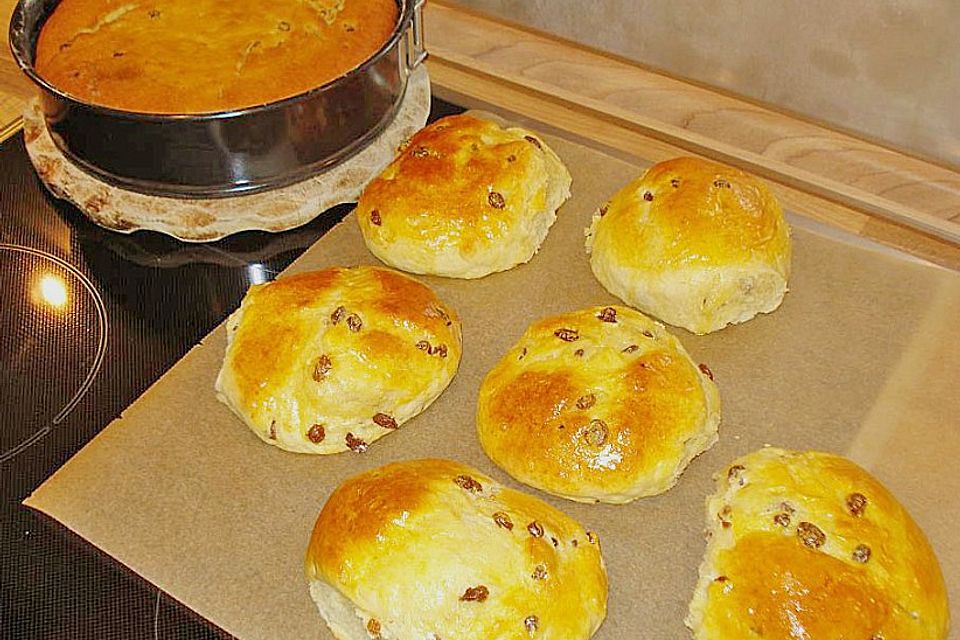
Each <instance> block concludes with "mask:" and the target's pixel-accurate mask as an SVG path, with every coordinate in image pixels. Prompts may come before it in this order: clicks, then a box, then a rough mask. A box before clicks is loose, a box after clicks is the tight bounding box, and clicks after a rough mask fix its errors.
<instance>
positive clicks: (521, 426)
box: [477, 306, 720, 503]
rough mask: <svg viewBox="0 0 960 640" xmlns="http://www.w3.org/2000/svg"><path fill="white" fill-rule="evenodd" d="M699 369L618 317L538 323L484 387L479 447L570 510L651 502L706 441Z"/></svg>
mask: <svg viewBox="0 0 960 640" xmlns="http://www.w3.org/2000/svg"><path fill="white" fill-rule="evenodd" d="M709 371H710V370H709V369H708V368H706V366H705V365H701V367H700V368H698V366H697V365H696V364H694V362H693V361H692V360H691V359H690V356H689V355H687V352H686V351H685V350H684V348H683V346H682V345H681V344H680V342H679V341H678V340H677V339H676V338H674V337H673V336H672V335H671V334H670V333H669V332H668V331H667V330H666V329H664V328H663V325H661V324H659V323H657V322H654V321H652V320H650V319H649V318H647V317H646V316H644V315H643V314H641V313H639V312H638V311H634V310H633V309H629V308H627V307H621V306H618V307H593V308H589V309H583V310H580V311H575V312H573V313H566V314H562V315H559V316H554V317H550V318H545V319H543V320H540V321H538V322H536V323H534V324H533V325H531V326H530V327H529V328H528V329H527V331H526V333H524V334H523V337H521V338H520V340H519V341H518V342H517V343H516V344H515V345H514V346H513V347H512V348H511V349H510V351H508V352H507V353H506V354H505V355H504V356H503V358H502V359H501V360H500V362H498V363H497V365H496V366H495V367H494V368H493V369H492V370H491V371H490V372H489V373H488V374H487V377H486V378H485V379H484V381H483V384H482V385H481V387H480V399H479V402H478V406H477V431H478V434H479V437H480V444H481V445H482V446H483V449H484V451H486V453H487V455H488V456H490V459H491V460H493V461H494V462H495V463H496V464H497V465H499V466H500V467H501V468H503V469H504V470H505V471H506V472H507V473H509V474H510V475H512V476H513V477H514V478H516V479H517V480H519V481H520V482H523V483H526V484H528V485H530V486H532V487H536V488H538V489H541V490H543V491H546V492H548V493H552V494H555V495H558V496H562V497H564V498H569V499H571V500H577V501H580V502H611V503H624V502H630V501H631V500H634V499H636V498H639V497H641V496H649V495H654V494H657V493H662V492H664V491H666V490H667V489H669V488H670V487H672V486H673V485H674V484H675V483H676V482H677V479H678V478H679V477H680V474H681V473H683V470H684V469H685V468H686V466H687V464H688V463H689V462H690V461H691V460H692V459H693V458H694V457H695V456H697V455H699V454H700V453H702V452H703V451H705V450H706V449H709V448H710V447H711V446H712V445H713V443H714V442H716V440H717V428H718V425H719V423H720V396H719V393H718V392H717V387H716V385H715V384H714V383H713V380H712V379H711V376H712V374H711V373H709Z"/></svg>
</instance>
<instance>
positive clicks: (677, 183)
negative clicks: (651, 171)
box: [670, 178, 680, 189]
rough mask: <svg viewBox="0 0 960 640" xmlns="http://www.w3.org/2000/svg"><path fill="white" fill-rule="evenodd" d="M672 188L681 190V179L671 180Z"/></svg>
mask: <svg viewBox="0 0 960 640" xmlns="http://www.w3.org/2000/svg"><path fill="white" fill-rule="evenodd" d="M670 186H671V187H673V188H674V189H679V188H680V179H679V178H671V179H670Z"/></svg>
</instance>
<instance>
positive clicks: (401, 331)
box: [216, 267, 461, 453]
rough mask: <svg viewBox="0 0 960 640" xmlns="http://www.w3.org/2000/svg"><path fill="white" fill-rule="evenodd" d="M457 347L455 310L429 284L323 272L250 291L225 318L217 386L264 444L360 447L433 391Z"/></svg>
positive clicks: (443, 381) (303, 448)
mask: <svg viewBox="0 0 960 640" xmlns="http://www.w3.org/2000/svg"><path fill="white" fill-rule="evenodd" d="M460 351H461V344H460V321H459V320H458V319H457V315H456V313H455V312H454V311H453V310H452V309H451V308H450V307H448V306H447V305H445V304H444V303H443V302H442V301H441V300H440V299H439V298H438V297H437V296H436V294H435V293H434V292H433V291H431V290H430V289H429V288H428V287H427V286H425V285H423V284H421V283H419V282H417V281H416V280H414V279H412V278H410V277H408V276H405V275H403V274H400V273H397V272H396V271H392V270H389V269H382V268H378V267H355V268H350V269H348V268H330V269H323V270H322V271H313V272H310V273H302V274H298V275H293V276H289V277H286V278H281V279H280V280H277V281H275V282H271V283H268V284H262V285H256V286H254V287H251V289H250V291H249V292H248V293H247V295H246V296H245V297H244V299H243V302H242V303H241V304H240V308H239V309H238V310H237V311H236V312H235V313H234V314H233V315H231V316H230V318H229V319H228V320H227V353H226V357H225V358H224V361H223V368H222V369H221V370H220V375H219V376H218V377H217V382H216V388H217V392H218V395H219V398H220V400H222V401H223V402H225V403H226V404H227V405H228V406H229V407H230V408H231V409H233V411H234V412H235V413H236V414H237V415H238V416H240V418H241V419H242V420H243V421H244V422H246V423H247V426H249V427H250V428H251V429H252V430H253V432H254V433H255V434H257V435H258V436H259V437H260V438H261V439H262V440H263V441H264V442H267V443H268V444H273V445H276V446H278V447H280V448H281V449H286V450H288V451H299V452H302V453H337V452H339V451H345V450H347V449H352V450H353V451H356V452H363V451H364V450H366V448H367V445H368V444H369V443H371V442H373V441H374V440H377V439H379V438H382V437H383V436H385V435H387V434H388V433H390V432H391V431H393V430H395V429H397V428H399V427H400V425H402V424H403V423H404V422H406V421H407V420H409V419H410V418H412V417H414V416H416V415H417V414H419V413H420V412H421V411H423V410H424V409H425V408H427V406H429V405H430V403H431V402H433V401H434V400H435V399H436V398H437V396H439V395H440V393H441V392H442V391H443V390H444V389H445V388H446V387H447V385H448V384H450V381H451V380H452V379H453V376H454V374H455V373H456V371H457V366H458V364H459V362H460Z"/></svg>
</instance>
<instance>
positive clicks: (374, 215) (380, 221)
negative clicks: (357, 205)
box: [370, 209, 383, 227]
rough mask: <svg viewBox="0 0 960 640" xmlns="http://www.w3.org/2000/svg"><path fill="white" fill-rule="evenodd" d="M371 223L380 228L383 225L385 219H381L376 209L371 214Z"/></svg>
mask: <svg viewBox="0 0 960 640" xmlns="http://www.w3.org/2000/svg"><path fill="white" fill-rule="evenodd" d="M370 222H372V223H373V224H375V225H377V226H378V227H379V226H380V225H381V224H383V219H382V218H380V212H379V211H377V210H376V209H374V210H373V211H371V212H370Z"/></svg>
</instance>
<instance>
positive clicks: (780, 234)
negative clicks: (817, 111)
mask: <svg viewBox="0 0 960 640" xmlns="http://www.w3.org/2000/svg"><path fill="white" fill-rule="evenodd" d="M587 236H588V237H587V251H588V252H589V253H590V254H591V256H590V266H591V268H592V269H593V273H594V275H596V277H597V279H598V280H599V281H600V283H601V284H602V285H603V286H604V287H605V288H606V289H607V290H608V291H609V292H610V293H612V294H613V295H615V296H617V297H619V298H620V299H622V300H623V301H624V302H626V303H627V304H629V305H631V306H633V307H636V308H637V309H640V310H641V311H643V312H645V313H649V314H651V315H653V316H656V317H657V318H659V319H660V320H663V321H664V322H666V323H668V324H672V325H675V326H678V327H683V328H684V329H687V330H688V331H692V332H694V333H698V334H703V333H710V332H712V331H717V330H719V329H722V328H724V327H725V326H727V325H728V324H736V323H739V322H745V321H747V320H749V319H750V318H752V317H754V316H755V315H756V314H758V313H766V312H770V311H773V310H774V309H776V308H777V307H778V306H780V302H781V301H782V300H783V296H784V294H785V293H786V291H787V279H788V277H789V275H790V253H791V247H790V236H789V230H788V228H787V224H786V221H785V220H784V218H783V212H782V211H781V210H780V204H779V203H778V202H777V199H776V198H775V197H774V195H773V194H772V193H771V192H770V190H769V189H768V188H767V187H766V185H764V184H763V182H761V181H760V180H758V179H757V178H754V177H753V176H750V175H748V174H746V173H744V172H743V171H740V170H739V169H735V168H733V167H728V166H725V165H722V164H718V163H716V162H710V161H708V160H701V159H698V158H677V159H675V160H669V161H667V162H661V163H659V164H656V165H654V166H652V167H650V168H649V169H648V170H647V171H646V173H644V174H643V175H642V176H640V177H639V178H637V179H636V180H634V181H633V182H631V183H630V184H628V185H627V186H626V187H624V188H623V189H621V190H620V192H618V193H617V194H616V195H615V196H614V197H613V199H611V200H610V202H609V203H608V204H607V205H605V206H604V207H602V208H601V209H600V211H599V212H598V213H597V214H595V215H594V217H593V223H592V225H591V226H590V228H589V229H588V231H587Z"/></svg>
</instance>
